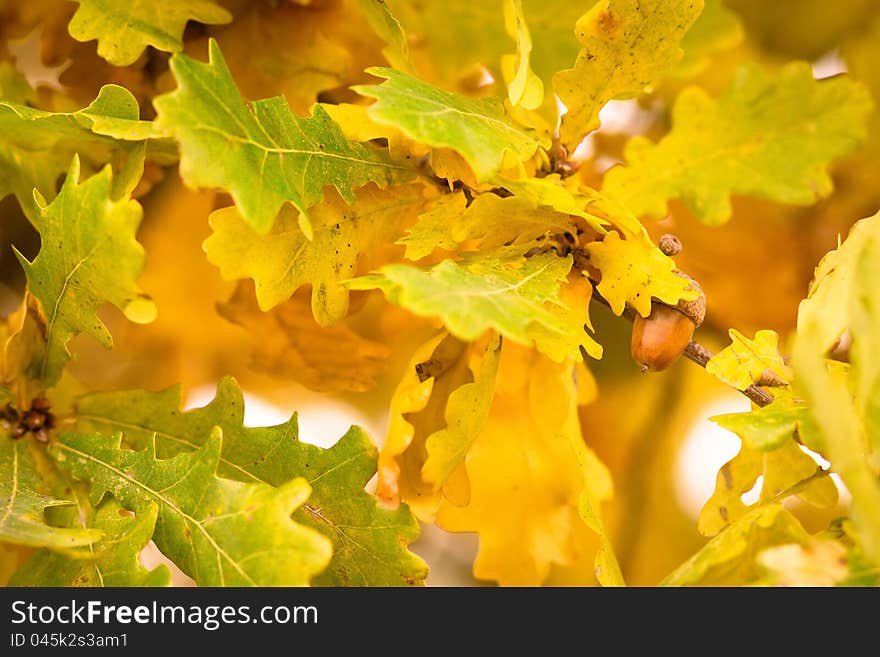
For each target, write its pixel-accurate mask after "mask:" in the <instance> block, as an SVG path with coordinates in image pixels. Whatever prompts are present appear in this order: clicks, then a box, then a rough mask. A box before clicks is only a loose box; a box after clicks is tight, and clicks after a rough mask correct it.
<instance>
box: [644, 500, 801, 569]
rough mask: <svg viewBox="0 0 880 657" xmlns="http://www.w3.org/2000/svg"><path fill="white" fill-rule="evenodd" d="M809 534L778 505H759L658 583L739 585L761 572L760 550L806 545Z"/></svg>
mask: <svg viewBox="0 0 880 657" xmlns="http://www.w3.org/2000/svg"><path fill="white" fill-rule="evenodd" d="M808 539H809V534H807V532H806V531H805V530H804V528H803V527H802V526H801V523H800V522H799V521H798V520H797V518H795V517H794V516H793V515H792V514H791V513H789V512H788V511H786V510H785V509H783V508H782V506H781V505H779V504H771V505H767V506H762V507H759V508H757V509H755V510H753V511H750V512H749V513H748V514H746V515H744V516H743V517H741V518H739V519H738V520H737V521H736V522H735V523H733V524H732V525H731V526H730V527H728V528H727V529H725V530H724V531H723V532H721V533H720V534H718V536H716V537H715V538H713V539H712V540H711V541H709V542H708V543H707V544H706V545H705V546H704V547H703V549H701V550H700V551H699V552H697V553H696V554H695V555H694V556H693V557H691V558H690V559H688V560H687V561H686V562H685V563H683V564H682V565H681V566H679V567H678V568H677V569H676V570H675V572H673V573H672V574H670V575H669V576H668V577H666V579H664V580H663V581H662V582H661V586H742V585H743V584H749V583H755V582H757V581H758V580H760V579H761V577H762V576H763V575H764V569H763V567H762V565H761V564H760V563H759V562H758V561H757V560H756V557H757V555H758V553H759V552H760V551H761V550H764V549H767V548H771V547H774V546H779V545H786V544H789V543H798V544H805V543H806V542H807V541H808Z"/></svg>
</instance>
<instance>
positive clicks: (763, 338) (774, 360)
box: [706, 329, 792, 390]
mask: <svg viewBox="0 0 880 657" xmlns="http://www.w3.org/2000/svg"><path fill="white" fill-rule="evenodd" d="M728 334H729V335H730V339H731V344H730V346H729V347H725V348H724V349H722V350H721V351H720V352H718V353H717V354H715V355H714V356H713V357H712V358H711V359H710V360H709V362H708V363H706V371H707V372H708V373H709V374H712V375H714V376H716V377H718V379H720V380H721V381H724V383H727V384H728V385H732V386H733V387H734V388H736V389H737V390H745V389H746V388H748V387H749V386H750V385H752V384H754V383H757V382H758V381H759V380H760V379H761V376H762V374H763V373H764V371H765V370H770V371H771V372H773V373H774V374H776V375H777V376H778V377H779V378H780V379H781V380H783V381H785V382H788V381H791V375H792V374H791V368H790V367H788V366H787V365H786V364H785V360H784V359H783V357H782V356H781V355H780V354H779V336H778V335H776V331H767V330H761V331H758V332H757V333H755V338H754V340H752V339H750V338H747V337H746V336H744V335H743V334H742V333H740V332H739V331H737V330H736V329H730V330H729V331H728Z"/></svg>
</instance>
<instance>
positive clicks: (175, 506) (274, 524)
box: [50, 428, 332, 586]
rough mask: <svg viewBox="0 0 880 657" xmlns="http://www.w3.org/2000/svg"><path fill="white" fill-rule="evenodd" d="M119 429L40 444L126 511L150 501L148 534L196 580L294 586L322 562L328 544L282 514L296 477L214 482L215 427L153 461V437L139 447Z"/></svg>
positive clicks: (295, 497) (297, 488) (305, 493)
mask: <svg viewBox="0 0 880 657" xmlns="http://www.w3.org/2000/svg"><path fill="white" fill-rule="evenodd" d="M121 438H122V436H121V434H117V435H116V436H115V437H113V438H109V439H108V437H107V436H106V435H103V434H99V433H90V434H88V433H62V434H61V435H60V436H59V437H58V439H57V441H56V442H54V443H53V444H52V446H51V447H50V453H51V454H53V456H54V457H55V459H56V461H57V462H58V464H59V466H60V467H62V468H64V469H68V470H69V471H70V472H71V473H72V474H73V476H74V477H76V478H78V479H81V480H85V481H88V482H89V484H90V485H91V498H92V503H93V504H96V503H98V502H100V500H101V499H102V498H103V497H104V495H105V494H106V493H111V494H112V495H113V497H114V498H116V499H117V500H118V501H119V503H120V504H121V505H122V506H124V507H125V508H127V509H130V510H133V511H134V512H135V513H144V512H146V509H148V508H149V507H150V506H151V505H153V504H155V505H157V506H158V508H159V514H158V519H157V521H156V531H155V533H154V535H153V540H154V541H155V542H156V546H157V547H158V548H159V549H160V550H161V551H162V553H163V554H165V556H167V557H168V558H169V559H171V560H172V561H174V563H175V564H177V566H178V567H179V568H180V569H181V570H182V571H183V572H184V573H186V574H187V575H189V576H190V577H192V578H193V579H194V580H195V581H196V583H197V584H199V585H200V586H304V585H307V584H308V583H309V582H310V581H311V579H312V578H313V577H314V576H316V575H317V574H318V573H320V572H321V571H322V570H324V568H325V567H326V565H327V563H328V562H329V561H330V557H331V551H332V550H331V545H330V541H328V540H327V539H326V538H324V537H323V536H322V535H321V534H319V533H318V532H316V531H313V530H312V529H309V528H307V527H304V526H302V525H300V524H299V523H297V522H295V521H294V520H292V519H291V514H292V513H293V511H294V510H296V509H297V508H299V507H300V506H302V504H303V503H304V502H305V501H306V499H307V498H308V497H309V494H310V493H311V488H310V487H309V485H308V484H307V483H306V481H305V480H304V479H302V478H296V479H291V480H290V481H288V482H286V483H284V484H283V485H281V486H279V487H278V488H275V487H273V486H269V485H267V484H264V483H242V482H240V481H232V480H229V479H221V478H219V477H218V476H217V474H216V471H217V468H218V465H219V462H220V454H221V450H222V443H223V432H222V430H221V429H219V428H214V429H213V430H212V431H211V434H210V437H206V438H204V439H203V440H204V444H203V445H202V446H201V447H200V448H199V449H198V450H197V451H195V452H190V453H184V454H179V455H177V456H175V457H173V458H170V459H164V460H158V459H157V458H156V443H157V442H158V438H156V439H155V440H151V441H149V442H148V444H147V446H146V448H145V449H143V450H141V451H137V452H135V451H130V450H127V449H123V448H122V446H121V444H120V441H121Z"/></svg>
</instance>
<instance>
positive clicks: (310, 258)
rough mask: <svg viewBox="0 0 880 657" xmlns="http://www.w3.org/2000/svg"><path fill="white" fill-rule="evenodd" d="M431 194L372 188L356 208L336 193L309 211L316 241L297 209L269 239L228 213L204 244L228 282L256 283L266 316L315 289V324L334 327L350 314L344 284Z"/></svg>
mask: <svg viewBox="0 0 880 657" xmlns="http://www.w3.org/2000/svg"><path fill="white" fill-rule="evenodd" d="M428 191H429V190H427V189H426V188H425V187H424V186H423V185H419V184H415V183H414V184H410V185H399V186H396V187H394V188H392V189H386V190H380V189H378V188H377V187H375V186H372V185H367V186H365V187H362V188H360V189H359V190H357V192H356V197H357V199H356V201H355V203H354V205H353V206H349V205H348V204H347V203H345V201H344V200H343V199H342V197H340V196H339V195H338V194H336V193H333V192H329V193H328V194H327V195H326V197H325V199H324V201H323V202H322V203H320V204H319V205H316V206H314V207H313V208H312V209H311V210H310V211H309V216H310V220H311V221H310V224H309V225H310V232H311V233H312V236H311V237H312V238H311V239H308V238H307V237H306V235H305V234H304V233H303V231H302V230H301V227H302V225H303V222H302V220H301V218H302V215H300V214H299V213H297V212H296V210H294V209H293V208H292V206H290V205H286V206H285V207H284V208H283V209H282V210H281V213H280V214H279V215H278V217H277V218H276V219H275V222H274V224H273V226H272V228H271V229H270V230H269V232H268V233H267V234H266V235H260V234H259V233H258V232H257V231H255V230H254V229H253V228H252V227H251V226H250V225H249V224H248V223H247V222H246V221H245V220H244V219H243V218H242V217H241V214H240V213H239V212H238V210H237V209H236V208H235V207H228V208H223V209H221V210H217V211H216V212H214V213H213V214H212V215H211V219H210V221H211V227H212V228H213V229H214V234H213V235H211V237H209V238H208V239H207V240H206V241H205V245H204V248H205V252H206V253H207V254H208V260H209V261H210V262H211V263H212V264H214V265H216V266H218V267H219V268H220V274H221V276H222V277H223V278H224V279H226V280H232V279H239V278H253V279H254V281H255V282H256V290H257V301H258V302H259V304H260V308H262V309H263V310H269V309H270V308H272V307H273V306H276V305H277V304H279V303H281V302H282V301H285V300H286V299H288V298H290V296H291V295H292V294H293V293H294V292H295V291H296V290H297V289H298V288H299V287H301V286H303V285H307V284H310V285H311V286H312V312H313V313H314V316H315V320H316V321H317V322H318V323H319V324H320V325H321V326H329V325H331V324H332V323H333V322H335V321H337V320H339V319H340V318H342V317H344V316H345V315H346V313H347V312H348V298H349V292H348V290H347V289H346V288H344V287H343V286H342V285H340V281H342V280H344V279H347V278H351V277H353V276H356V275H357V273H358V265H359V263H361V262H362V261H363V262H364V264H366V261H368V260H369V259H370V258H372V257H374V256H375V252H376V249H378V248H379V246H380V245H382V244H384V243H385V242H388V241H393V239H395V238H397V237H398V235H399V234H400V233H401V232H402V226H403V225H404V224H405V223H406V222H407V221H408V220H410V218H412V219H413V220H414V219H415V217H416V215H417V214H418V212H419V210H421V208H422V206H423V204H424V202H425V201H426V200H427V196H426V194H427V192H428Z"/></svg>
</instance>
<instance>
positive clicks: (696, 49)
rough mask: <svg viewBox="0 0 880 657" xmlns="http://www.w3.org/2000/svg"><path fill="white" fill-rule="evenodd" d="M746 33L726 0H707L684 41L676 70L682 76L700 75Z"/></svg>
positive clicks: (675, 73)
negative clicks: (681, 55)
mask: <svg viewBox="0 0 880 657" xmlns="http://www.w3.org/2000/svg"><path fill="white" fill-rule="evenodd" d="M743 36H744V31H743V26H742V21H741V20H740V19H739V16H737V15H736V13H734V12H733V11H731V10H730V9H728V8H727V7H726V6H725V5H724V0H705V6H704V7H703V11H702V12H701V13H700V16H699V18H697V20H696V21H695V22H694V24H693V25H691V29H689V30H688V31H687V34H685V35H684V38H683V39H682V40H681V48H682V50H684V57H683V58H682V60H681V61H680V62H679V63H678V64H677V65H676V66H675V68H673V69H672V73H673V74H674V75H676V76H679V77H688V76H692V75H697V74H698V73H700V72H702V71H703V70H705V69H706V67H708V66H709V63H710V62H711V60H712V56H713V55H714V54H715V53H718V52H721V51H724V50H728V49H730V48H733V47H734V46H736V45H737V44H739V43H740V42H741V41H742V39H743Z"/></svg>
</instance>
